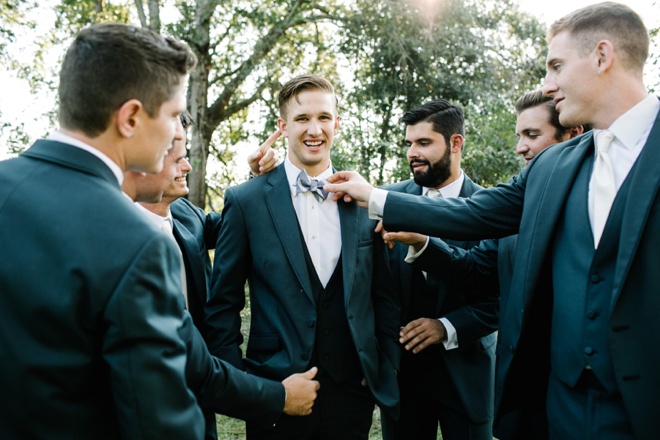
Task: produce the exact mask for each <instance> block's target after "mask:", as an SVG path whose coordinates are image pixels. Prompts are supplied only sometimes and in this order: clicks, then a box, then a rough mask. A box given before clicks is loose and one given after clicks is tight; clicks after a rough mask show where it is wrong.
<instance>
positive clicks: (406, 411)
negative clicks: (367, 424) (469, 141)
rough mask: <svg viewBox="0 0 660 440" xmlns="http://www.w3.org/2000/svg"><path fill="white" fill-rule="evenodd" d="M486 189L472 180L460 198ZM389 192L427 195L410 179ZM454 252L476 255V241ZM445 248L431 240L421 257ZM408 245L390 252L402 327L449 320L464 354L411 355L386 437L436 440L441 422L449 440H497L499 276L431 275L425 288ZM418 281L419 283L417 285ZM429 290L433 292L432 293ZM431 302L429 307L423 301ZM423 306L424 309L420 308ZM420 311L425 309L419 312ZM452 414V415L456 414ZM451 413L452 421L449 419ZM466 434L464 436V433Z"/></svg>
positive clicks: (439, 349)
mask: <svg viewBox="0 0 660 440" xmlns="http://www.w3.org/2000/svg"><path fill="white" fill-rule="evenodd" d="M479 188H480V187H479V186H478V185H476V184H475V183H473V182H472V181H471V180H470V179H469V178H468V177H467V176H466V177H465V181H464V182H463V185H462V187H461V191H460V193H459V197H469V196H471V195H472V194H473V193H474V192H475V191H477V190H478V189H479ZM386 189H388V190H390V191H397V192H401V193H407V194H413V195H421V194H422V187H421V186H419V185H417V184H415V182H414V181H413V180H407V181H404V182H400V183H397V184H394V185H389V186H387V187H386ZM449 243H450V244H451V246H452V247H456V248H459V249H466V248H468V249H469V248H471V247H473V246H475V245H476V244H477V242H468V241H461V242H458V241H449ZM438 245H445V246H446V244H445V243H443V242H442V241H441V240H439V239H437V238H430V241H429V246H428V247H427V249H426V250H425V251H424V252H423V253H422V255H421V256H424V258H428V257H427V256H426V255H425V254H426V253H427V252H429V251H431V253H432V252H433V251H432V249H433V248H434V247H436V246H438ZM407 251H408V246H405V245H403V244H401V243H396V245H395V247H394V249H393V250H391V251H390V265H391V266H392V268H393V269H392V272H393V276H394V278H395V279H396V281H395V284H396V286H397V287H398V289H399V290H400V292H401V297H402V321H401V325H406V324H408V323H409V322H410V321H412V320H414V319H416V318H419V317H426V318H434V319H435V318H442V317H444V318H447V319H448V320H449V322H451V323H452V325H453V326H454V327H455V329H456V331H457V335H458V343H459V348H457V349H454V350H449V351H447V350H446V349H445V348H444V346H443V345H442V344H439V345H433V346H431V347H428V348H426V349H425V350H424V351H422V352H421V353H419V354H412V353H410V352H405V353H404V359H402V362H401V364H402V365H401V372H400V374H399V377H398V379H399V386H400V388H401V406H402V418H401V420H400V421H398V422H395V421H394V420H393V419H392V418H390V417H388V416H387V415H386V414H384V415H383V438H386V439H388V438H389V439H394V438H399V439H405V438H413V437H414V438H420V439H421V438H427V437H426V436H427V435H428V436H429V438H434V439H435V438H436V435H437V434H436V433H437V426H438V421H439V420H440V422H441V426H442V430H443V436H449V437H450V436H451V435H452V434H451V433H452V432H453V433H456V436H458V437H460V438H466V437H465V436H466V435H467V432H468V431H471V428H470V427H476V426H479V428H474V429H472V435H473V437H471V438H482V439H490V438H492V435H491V423H492V419H493V401H494V374H495V341H496V337H495V333H494V332H495V330H497V322H498V310H499V298H498V288H497V277H496V274H495V273H494V272H493V273H488V274H484V275H483V276H476V277H470V278H465V277H464V278H462V279H460V280H454V279H452V277H451V276H450V275H449V274H447V276H444V275H443V276H440V277H438V276H435V275H434V274H433V273H432V272H429V274H428V276H427V280H426V282H424V279H423V275H422V274H421V272H422V270H423V269H422V267H421V265H419V264H418V262H417V261H415V262H414V263H413V264H409V263H406V262H405V261H404V258H405V256H406V253H407ZM416 278H418V279H419V280H418V281H417V282H416ZM427 290H428V292H427ZM425 296H431V298H430V301H427V300H425V299H424V297H425ZM420 303H421V304H420ZM420 308H421V309H420ZM449 408H451V410H450V409H449ZM443 413H446V417H445V416H443ZM459 432H460V434H458V433H459Z"/></svg>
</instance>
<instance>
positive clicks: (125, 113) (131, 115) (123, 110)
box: [116, 99, 146, 138]
mask: <svg viewBox="0 0 660 440" xmlns="http://www.w3.org/2000/svg"><path fill="white" fill-rule="evenodd" d="M116 116H117V119H116V124H117V131H118V132H119V134H120V135H121V136H122V137H125V138H130V137H133V135H134V134H135V130H136V129H137V127H138V126H139V125H140V124H139V122H140V118H141V117H143V116H146V112H145V111H144V108H143V107H142V103H141V102H140V101H138V100H137V99H129V100H128V101H126V102H125V103H123V104H122V105H121V107H119V110H117V113H116Z"/></svg>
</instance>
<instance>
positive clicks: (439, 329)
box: [399, 318, 447, 354]
mask: <svg viewBox="0 0 660 440" xmlns="http://www.w3.org/2000/svg"><path fill="white" fill-rule="evenodd" d="M399 336H401V338H399V342H400V343H402V344H404V347H405V349H406V350H408V351H410V350H412V352H413V353H415V354H417V353H419V352H420V351H422V350H424V349H425V348H426V347H428V346H429V345H433V344H440V343H441V342H443V341H444V340H446V339H447V330H446V329H445V326H444V325H442V322H440V321H439V320H438V319H431V318H419V319H415V320H414V321H411V322H409V323H408V325H406V326H405V327H403V328H402V329H401V331H400V332H399Z"/></svg>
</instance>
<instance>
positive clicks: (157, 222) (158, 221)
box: [135, 202, 174, 229]
mask: <svg viewBox="0 0 660 440" xmlns="http://www.w3.org/2000/svg"><path fill="white" fill-rule="evenodd" d="M135 206H137V208H138V209H139V210H140V211H141V212H142V214H144V215H145V216H146V217H147V218H148V219H149V221H150V222H152V223H153V224H154V226H156V227H157V228H158V229H160V227H161V226H162V224H163V222H164V221H165V220H168V221H169V222H170V225H173V224H174V223H173V221H172V214H171V213H169V212H168V214H167V216H166V217H162V216H160V215H158V214H154V213H153V212H151V211H149V210H148V209H147V208H145V207H144V206H142V205H141V204H140V203H138V202H135Z"/></svg>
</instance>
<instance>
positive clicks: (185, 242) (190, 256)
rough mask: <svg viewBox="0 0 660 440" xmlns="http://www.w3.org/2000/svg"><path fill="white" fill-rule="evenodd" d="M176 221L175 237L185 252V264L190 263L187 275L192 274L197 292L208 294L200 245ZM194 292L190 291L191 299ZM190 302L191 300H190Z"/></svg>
mask: <svg viewBox="0 0 660 440" xmlns="http://www.w3.org/2000/svg"><path fill="white" fill-rule="evenodd" d="M173 220H174V230H173V233H174V237H175V238H176V239H177V241H178V242H179V243H181V245H182V247H183V251H184V252H185V254H186V255H185V257H186V258H184V262H185V261H188V267H186V271H187V273H190V274H192V277H193V281H194V285H195V290H196V292H206V277H205V274H204V268H205V265H204V261H202V258H201V254H200V252H199V243H198V242H197V240H196V239H195V237H194V236H193V235H192V234H191V233H190V231H188V230H187V229H186V228H185V227H184V226H183V225H182V224H181V222H180V221H179V220H177V219H176V218H174V219H173ZM192 293H193V292H190V289H188V296H189V297H190V296H191V294H192ZM188 300H189V301H190V298H188Z"/></svg>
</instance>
